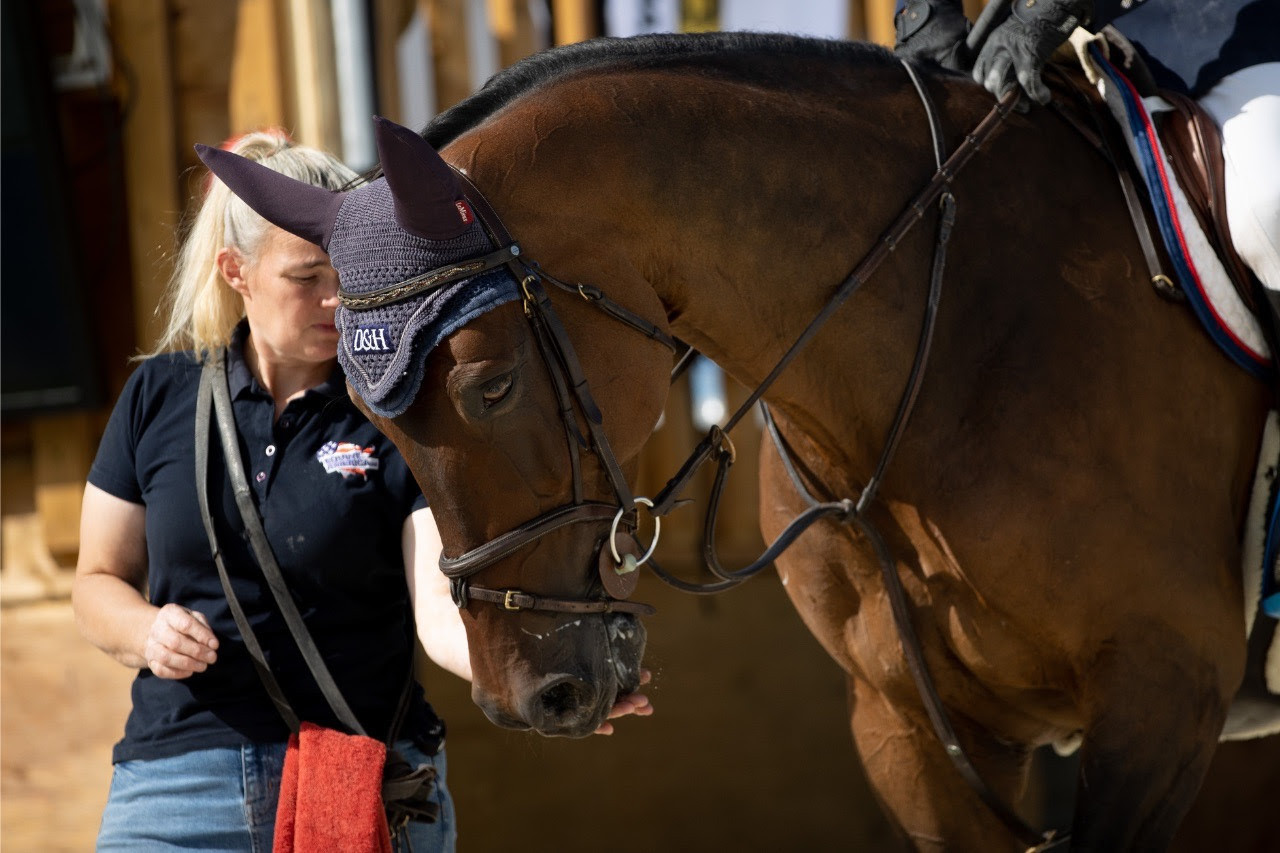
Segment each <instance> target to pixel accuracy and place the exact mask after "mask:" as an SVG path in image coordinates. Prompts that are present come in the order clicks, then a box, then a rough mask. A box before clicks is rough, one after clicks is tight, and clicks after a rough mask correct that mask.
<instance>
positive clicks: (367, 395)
mask: <svg viewBox="0 0 1280 853" xmlns="http://www.w3.org/2000/svg"><path fill="white" fill-rule="evenodd" d="M375 127H376V130H377V134H378V148H379V153H380V154H381V156H382V161H383V169H384V172H385V174H384V175H383V177H380V178H378V179H377V180H376V181H373V182H372V183H369V184H366V185H365V186H362V187H358V188H356V189H353V190H349V191H347V192H346V193H331V192H329V191H328V190H322V191H321V192H323V193H324V195H323V196H322V195H318V194H316V193H315V192H312V191H313V190H315V189H317V188H314V187H310V185H308V184H306V183H304V182H302V181H296V180H294V179H293V178H288V177H285V176H283V175H280V174H278V173H276V172H273V171H271V170H270V169H268V168H266V167H265V166H262V165H260V164H258V163H254V162H252V161H250V160H247V159H245V158H243V157H239V156H238V155H235V154H230V153H228V152H225V151H218V150H217V149H209V148H205V147H204V146H199V147H198V148H197V151H198V153H199V154H200V158H201V159H202V160H204V162H205V164H206V165H207V166H208V167H209V168H210V170H211V171H213V173H214V174H216V175H217V176H218V177H219V178H220V179H222V180H223V182H224V183H226V184H227V186H228V187H229V188H230V189H231V190H232V192H234V193H235V194H236V195H237V196H239V197H240V198H241V199H242V200H243V201H244V202H245V203H246V204H248V205H249V207H251V208H252V209H253V210H255V211H256V212H257V213H258V214H259V215H261V216H262V217H263V218H265V219H266V220H267V221H269V222H271V223H273V224H275V225H277V226H279V227H281V228H283V229H285V230H286V231H289V232H291V233H294V234H297V235H298V236H299V237H302V238H303V239H306V240H311V241H313V242H319V243H320V244H321V245H322V246H324V245H325V244H324V242H323V237H324V236H325V232H326V231H327V232H328V233H327V236H328V244H327V246H325V248H326V249H327V251H328V252H329V258H330V260H331V261H332V262H333V265H334V267H335V268H336V269H337V270H338V278H339V280H340V281H341V284H342V289H343V291H344V292H346V293H347V294H350V295H352V296H359V295H361V294H365V293H371V292H373V291H376V290H380V289H382V288H384V287H388V286H390V285H394V284H398V283H400V282H402V281H405V280H406V279H410V278H414V277H415V276H419V275H422V274H423V273H427V272H430V271H432V270H434V269H437V268H439V267H442V266H445V265H447V264H451V263H455V262H457V261H462V260H467V259H470V258H475V257H479V256H482V255H485V254H488V253H489V252H492V251H493V250H494V249H496V248H498V247H496V246H494V245H493V244H492V241H490V239H489V237H488V235H487V234H486V233H485V230H484V228H483V226H482V225H480V223H479V222H477V221H474V219H473V218H470V217H468V216H464V215H463V213H461V212H460V210H459V207H458V206H457V205H456V202H457V200H458V199H459V198H460V197H461V193H460V191H459V189H458V184H457V179H456V177H455V176H454V175H453V172H452V170H451V169H450V168H449V167H448V165H447V164H445V162H444V161H443V160H442V159H441V158H440V155H439V154H437V153H436V152H435V151H434V150H433V149H432V148H431V146H430V145H428V144H427V143H426V141H425V140H423V139H422V138H421V137H419V136H418V135H417V134H416V133H414V132H413V131H411V130H408V129H407V128H403V127H400V126H399V125H396V124H393V123H392V122H389V121H386V120H385V119H378V120H377V121H376V125H375ZM263 173H265V174H263ZM289 182H292V184H296V185H298V187H291V186H290V183H289ZM299 187H300V188H306V189H299ZM339 205H340V206H339ZM335 207H336V214H335V212H334V208H335ZM330 217H331V221H332V224H331V225H328V226H327V227H326V224H325V222H326V219H327V218H330ZM407 229H411V230H407ZM318 237H319V238H321V239H317V238H318ZM518 298H519V286H518V284H517V282H516V281H515V279H514V278H513V277H512V276H511V274H510V273H509V272H508V271H507V270H506V269H505V268H501V267H500V268H497V269H493V270H489V271H487V272H484V273H481V274H480V275H477V276H475V277H473V278H469V279H463V280H461V281H457V282H453V283H451V284H448V285H445V286H444V287H441V288H439V289H437V290H434V291H430V292H428V293H424V294H421V295H419V296H416V297H414V298H412V299H408V300H406V301H404V302H397V303H395V304H393V305H387V306H384V307H380V308H372V309H368V310H360V311H356V310H352V309H349V308H346V307H343V306H341V305H340V306H339V307H338V309H337V320H336V322H337V326H338V331H339V333H340V335H341V338H340V340H339V343H338V361H339V363H340V364H341V365H342V369H343V370H344V371H345V372H346V376H347V381H348V382H350V383H351V386H352V388H354V389H355V391H356V393H357V394H359V395H360V397H361V399H363V400H364V402H365V403H366V404H367V405H368V406H369V408H370V409H371V410H372V411H374V412H376V413H377V414H379V415H382V416H384V417H389V418H391V417H396V416H397V415H400V414H402V413H403V412H404V411H405V410H406V409H407V408H409V405H410V404H411V403H412V402H413V400H414V398H415V397H416V396H417V394H418V389H419V387H420V386H421V384H422V376H423V373H424V371H425V370H426V362H427V356H428V355H429V354H430V352H431V350H432V349H433V348H435V346H436V344H438V343H440V341H442V340H444V339H445V338H446V337H448V336H449V335H451V334H453V333H454V332H455V331H457V330H458V329H460V328H462V327H463V326H464V325H466V324H467V323H469V322H470V321H471V320H473V319H475V318H476V317H478V316H480V315H481V314H484V313H486V312H488V311H491V310H493V309H494V308H497V307H498V306H499V305H503V304H505V303H507V302H512V301H514V300H516V299H518Z"/></svg>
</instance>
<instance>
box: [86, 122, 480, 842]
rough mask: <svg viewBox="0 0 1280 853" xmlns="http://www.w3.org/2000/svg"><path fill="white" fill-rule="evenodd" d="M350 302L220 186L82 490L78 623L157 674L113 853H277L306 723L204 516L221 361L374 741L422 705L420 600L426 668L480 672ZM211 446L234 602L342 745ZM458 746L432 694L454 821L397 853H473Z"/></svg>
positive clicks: (410, 744)
mask: <svg viewBox="0 0 1280 853" xmlns="http://www.w3.org/2000/svg"><path fill="white" fill-rule="evenodd" d="M227 147H229V148H230V150H232V151H235V152H236V153H239V154H242V155H244V156H246V157H249V158H252V159H254V160H257V161H259V162H261V163H262V164H263V165H265V166H268V167H269V168H271V169H274V170H276V171H279V172H282V173H285V174H288V175H290V176H291V177H294V178H297V179H300V180H304V181H307V182H309V183H312V184H316V185H319V186H325V187H328V188H332V189H336V188H339V187H341V186H343V185H345V184H347V183H348V182H349V181H350V180H352V179H353V178H355V175H354V174H353V173H352V172H351V171H350V170H348V169H347V168H346V167H344V166H343V165H342V164H341V163H339V162H338V161H337V160H335V159H334V158H332V157H330V156H329V155H326V154H324V153H322V152H319V151H315V150H313V149H309V148H305V147H302V146H299V145H295V144H293V143H292V142H290V141H289V140H288V139H287V138H286V137H285V136H283V135H282V134H279V133H254V134H250V135H247V136H244V137H241V138H240V139H238V140H235V141H234V142H233V143H229V144H228V146H227ZM337 291H338V277H337V274H336V273H335V272H334V269H333V267H332V266H330V264H329V258H328V256H327V255H326V254H325V253H324V252H323V251H322V250H321V249H320V248H319V247H318V246H315V245H313V244H311V243H308V242H306V241H304V240H301V239H299V238H297V237H295V236H293V235H291V234H288V233H286V232H285V231H282V230H280V229H279V228H276V227H275V226H273V225H270V224H268V223H267V222H266V221H265V220H263V219H262V218H261V217H259V216H258V215H257V214H255V213H253V212H252V211H251V210H249V208H248V207H247V206H245V205H244V203H243V202H241V201H239V199H237V198H235V197H234V196H233V195H232V194H231V193H230V192H229V191H228V190H227V188H226V187H225V186H224V185H223V184H222V183H221V182H219V181H217V180H214V179H210V184H209V185H208V187H207V189H206V192H205V197H204V199H203V201H202V203H201V206H200V209H199V212H198V215H197V216H196V218H195V220H194V224H193V226H192V228H191V230H190V233H189V234H188V236H187V238H186V240H185V242H184V245H183V247H182V250H181V255H180V258H179V262H178V264H177V270H176V272H175V274H174V277H173V280H172V282H171V286H170V292H169V299H168V312H169V319H168V326H167V331H166V332H165V334H164V337H163V339H162V342H161V344H160V345H159V347H158V348H157V351H156V352H155V353H153V354H152V355H151V356H150V357H148V358H147V359H145V360H144V361H143V362H142V363H141V364H140V365H139V367H138V369H137V370H136V372H135V373H134V374H133V376H132V377H131V379H130V380H129V382H128V384H127V385H126V387H125V389H124V392H123V394H122V395H121V397H120V400H119V402H118V403H117V404H116V407H115V410H114V412H113V414H112V416H111V420H110V422H109V424H108V426H107V429H106V433H105V435H104V436H103V439H102V444H101V446H100V448H99V450H98V455H97V458H96V460H95V462H94V464H93V468H92V470H91V471H90V474H89V483H88V486H87V488H86V491H85V498H84V509H83V515H82V518H81V551H80V561H79V565H78V566H77V568H76V580H75V586H74V590H73V599H72V600H73V604H74V608H75V613H76V619H77V622H78V624H79V627H80V630H81V632H82V633H83V634H84V636H85V637H86V638H87V639H88V640H89V641H90V642H92V643H93V644H94V645H96V646H98V647H99V648H101V649H102V650H103V651H105V652H106V653H107V654H109V655H111V656H112V657H113V658H115V659H116V660H118V661H119V662H120V663H122V664H124V665H125V666H128V667H133V668H137V669H138V676H137V678H136V679H135V681H134V683H133V708H132V711H131V713H130V715H129V718H128V722H127V723H126V725H125V732H124V737H123V739H121V740H120V742H119V743H117V744H116V746H115V751H114V756H113V762H114V765H115V767H114V773H113V777H112V783H111V792H110V795H109V798H108V802H107V806H106V809H105V811H104V814H103V819H102V826H101V830H100V833H99V837H98V849H99V850H104V851H105V850H122V851H123V850H127V851H146V850H170V849H179V848H180V849H188V850H227V851H231V850H235V851H240V850H244V851H250V850H252V851H262V850H270V849H271V846H272V838H273V832H274V826H275V817H276V801H277V798H278V795H279V790H280V779H281V768H282V763H283V760H284V756H285V752H286V741H287V739H288V737H289V728H288V727H287V726H286V724H285V722H284V720H283V718H282V716H281V714H280V712H279V711H278V710H277V709H276V707H275V706H274V705H273V704H272V702H271V700H270V699H269V698H268V694H267V692H266V689H265V688H264V686H263V684H262V682H261V681H260V679H259V676H258V674H257V673H256V672H255V670H254V666H253V663H252V661H251V659H250V657H249V655H248V653H247V652H246V648H245V645H244V643H243V641H242V640H241V635H240V632H239V631H238V630H237V627H236V624H235V622H234V620H233V617H232V614H231V612H230V610H229V606H228V602H227V599H226V596H225V595H224V593H223V589H222V586H221V584H220V580H219V576H218V572H217V569H216V567H215V564H214V560H213V558H212V556H211V548H210V542H209V539H208V537H207V535H206V532H205V528H204V526H203V523H202V520H201V513H200V509H199V504H198V501H197V494H196V487H195V477H194V473H193V472H194V466H195V461H194V442H193V435H194V420H195V406H196V390H197V386H198V385H199V380H200V375H201V369H202V363H203V362H204V361H206V360H208V359H212V358H222V357H224V356H223V353H224V352H225V359H226V372H227V379H228V386H229V390H230V394H231V399H232V411H233V413H234V419H235V423H236V427H237V431H238V433H239V442H240V454H241V458H242V460H243V463H244V468H245V471H246V473H247V475H248V480H249V485H250V486H251V489H252V491H253V496H254V498H255V501H256V504H257V508H258V510H259V512H260V514H261V516H262V519H263V525H264V527H265V530H266V533H267V538H268V540H269V542H270V545H271V549H272V550H273V551H274V553H275V557H276V560H277V561H278V563H279V566H280V570H281V573H282V574H283V576H284V578H285V580H286V582H287V586H288V588H289V591H290V592H291V594H292V596H293V599H294V601H295V602H296V604H297V606H298V609H299V610H300V611H301V613H302V614H303V616H304V619H305V622H306V625H307V627H308V629H309V631H310V633H311V634H312V636H313V637H314V639H315V643H316V645H317V647H318V648H319V650H320V652H321V654H322V657H323V659H324V661H325V663H326V664H327V665H328V667H329V669H330V671H331V672H332V674H333V677H334V680H335V681H336V683H337V684H338V685H339V687H340V689H341V691H342V693H343V695H344V696H345V697H346V699H347V701H348V702H349V703H350V705H351V708H352V711H353V712H354V714H355V716H356V718H357V719H358V720H359V721H361V722H362V723H363V725H364V727H365V728H366V729H367V731H368V734H369V735H370V736H372V737H374V738H378V739H385V738H386V737H387V735H388V733H389V731H390V729H391V727H392V724H393V717H395V716H396V713H397V709H398V708H400V707H402V706H401V695H402V691H403V690H404V687H405V684H406V679H407V675H408V673H409V671H410V665H411V658H412V653H413V641H414V636H413V631H414V615H415V612H414V611H415V605H416V616H417V624H418V626H419V636H420V637H421V639H422V640H423V643H424V645H425V646H426V648H427V649H428V652H429V653H430V654H431V655H432V657H433V658H435V659H436V660H437V661H438V662H439V663H441V664H442V665H443V666H445V667H446V668H448V669H450V670H452V671H453V672H456V673H457V674H459V675H461V676H462V677H464V678H469V677H470V662H469V660H468V658H467V653H466V643H465V638H464V636H463V633H462V625H461V620H460V618H459V616H458V615H457V610H456V608H455V607H454V606H453V604H452V603H451V602H450V600H449V595H448V589H447V585H446V583H445V581H444V579H443V576H442V575H441V574H440V573H439V571H438V570H437V569H436V564H437V560H438V556H439V548H440V545H439V541H438V537H437V535H436V533H435V525H434V523H433V522H432V520H431V515H430V512H429V511H428V510H427V509H425V502H424V500H423V498H422V495H421V492H420V491H419V489H418V487H417V485H416V484H415V483H414V481H413V478H412V476H411V475H410V473H409V471H408V469H407V467H406V466H405V463H404V461H403V459H402V458H401V457H400V455H399V454H398V453H397V452H396V450H395V449H394V448H393V447H392V445H391V443H390V442H389V441H388V440H387V439H386V438H384V437H383V436H382V435H381V434H379V433H378V432H377V431H376V430H374V429H373V427H372V426H371V425H370V424H369V423H368V421H366V420H365V418H364V417H363V416H362V415H361V414H360V413H359V412H358V411H357V410H356V408H355V407H354V406H353V405H351V403H350V402H349V401H348V399H347V392H346V387H345V381H344V379H343V376H342V373H341V370H340V369H339V368H338V366H337V360H336V353H337V343H338V333H337V330H336V329H335V327H334V309H335V307H336V305H337ZM214 434H215V435H216V431H215V433H214ZM214 444H215V449H214V450H213V451H212V452H210V454H209V504H210V512H211V516H212V518H213V520H214V527H215V530H216V533H217V539H218V541H219V543H220V546H221V549H222V552H223V554H222V556H223V560H224V563H225V566H226V569H227V574H228V576H229V578H230V583H231V584H232V587H233V589H234V590H235V592H236V597H237V598H238V599H239V601H240V603H241V605H242V607H243V608H244V610H245V612H246V614H247V615H248V618H249V621H250V623H251V624H252V626H253V629H254V632H255V633H256V635H257V637H258V639H259V641H260V643H261V645H262V647H263V648H264V650H265V656H266V658H267V661H268V664H269V666H270V669H271V671H272V672H273V673H274V675H275V677H276V678H277V680H278V681H279V684H280V687H281V689H282V691H283V693H284V695H285V696H286V697H287V700H288V702H289V704H291V705H292V706H293V708H294V709H295V711H296V712H297V715H298V717H300V718H301V719H302V720H307V721H311V722H315V723H320V724H324V725H328V726H332V727H338V726H339V723H338V721H337V720H335V719H334V715H333V712H332V711H331V710H330V708H329V705H328V703H327V702H326V701H325V699H324V697H323V695H322V694H321V692H320V690H319V688H318V687H317V685H316V683H315V681H314V679H313V678H312V676H311V674H310V672H309V671H308V669H307V666H306V664H305V663H304V661H303V659H302V657H301V656H300V653H299V652H298V649H297V647H296V645H295V644H294V641H293V640H292V638H291V636H290V634H289V631H288V628H287V626H286V625H285V623H284V621H283V618H282V617H281V615H280V613H279V611H278V609H277V607H276V605H275V603H274V601H273V600H272V597H271V595H270V593H269V592H268V589H267V584H266V581H265V579H264V576H263V572H262V570H261V568H260V567H259V566H258V564H257V563H256V562H255V560H254V557H253V555H252V553H251V551H250V548H249V544H248V542H247V541H246V537H245V532H244V524H243V522H242V521H241V517H240V515H239V514H238V512H237V509H236V504H235V500H234V497H233V493H232V487H231V484H230V480H229V478H228V474H227V468H226V466H225V464H224V462H223V459H222V456H221V453H220V452H219V450H218V449H216V440H215V442H214ZM443 732H444V728H443V725H442V724H441V722H440V720H439V719H438V718H437V717H436V715H435V713H434V712H433V711H432V709H431V707H430V706H429V705H428V704H427V703H426V701H425V700H424V698H423V694H422V689H421V687H420V686H419V685H418V684H417V683H416V682H414V683H413V684H412V688H411V692H410V694H409V699H408V704H407V712H406V713H405V714H404V715H403V722H402V723H401V724H400V727H399V730H398V733H397V734H396V748H397V751H398V752H399V753H400V754H401V755H403V756H404V757H405V758H406V759H407V760H408V761H409V763H410V764H411V765H415V766H416V765H420V764H428V765H431V766H432V767H434V768H435V771H436V782H435V787H434V791H433V793H432V799H433V801H434V802H435V804H436V805H437V806H438V807H439V810H440V813H439V817H438V819H437V820H436V821H435V822H434V823H425V822H412V823H410V824H409V825H408V828H407V830H405V833H407V839H406V838H405V833H401V834H398V835H397V837H396V838H395V839H394V840H395V846H396V848H397V849H399V848H400V847H401V845H402V844H404V842H405V841H406V840H407V841H408V842H410V844H408V845H406V846H405V847H404V849H413V850H415V851H420V853H421V851H429V850H430V851H436V850H446V851H448V850H453V849H454V844H455V837H456V831H455V824H454V814H453V807H452V803H451V801H450V797H449V792H448V788H447V786H446V785H445V755H444V749H443Z"/></svg>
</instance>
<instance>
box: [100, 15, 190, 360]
mask: <svg viewBox="0 0 1280 853" xmlns="http://www.w3.org/2000/svg"><path fill="white" fill-rule="evenodd" d="M169 11H170V10H169V5H168V4H167V3H166V2H165V0H111V2H110V4H109V6H108V14H109V15H110V20H111V28H112V35H113V36H114V38H115V44H116V49H117V50H118V51H119V53H120V55H121V56H122V57H125V58H127V60H128V61H129V63H130V64H131V65H132V67H133V71H134V75H133V79H132V86H133V89H134V90H133V91H132V92H130V93H129V95H130V96H131V97H132V103H133V109H132V111H131V112H130V113H129V115H128V117H127V118H126V120H125V125H124V167H125V192H126V196H127V198H128V206H129V243H130V250H131V252H132V256H133V294H134V300H133V304H134V323H135V329H136V340H137V344H138V346H139V347H141V348H143V349H150V347H151V346H152V345H153V344H154V342H155V341H156V340H157V338H158V337H159V332H160V321H159V319H158V318H157V317H156V315H155V310H156V306H157V305H159V303H160V296H161V294H162V293H163V291H164V286H165V282H166V281H167V280H168V278H169V273H170V271H171V270H172V254H173V234H174V226H175V225H177V222H178V219H179V215H180V211H181V202H180V200H179V191H178V171H179V165H178V163H179V160H178V156H177V139H176V131H175V128H176V126H177V123H176V121H175V111H174V85H173V60H172V34H171V32H170V30H169Z"/></svg>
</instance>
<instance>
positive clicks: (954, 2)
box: [893, 0, 971, 72]
mask: <svg viewBox="0 0 1280 853" xmlns="http://www.w3.org/2000/svg"><path fill="white" fill-rule="evenodd" d="M893 23H894V29H895V30H897V34H898V40H897V42H896V43H895V44H894V46H893V52H894V53H896V54H898V56H901V57H902V58H903V59H910V60H915V61H918V62H936V63H938V64H939V65H941V66H942V67H943V68H949V69H951V70H952V71H961V72H964V71H968V70H969V65H970V63H971V58H970V56H969V51H968V49H967V48H966V47H965V44H964V37H965V36H966V35H968V33H969V20H968V19H967V18H965V16H964V10H963V9H962V8H961V7H960V0H907V5H905V6H903V7H902V11H900V12H899V13H898V15H897V17H896V18H894V22H893Z"/></svg>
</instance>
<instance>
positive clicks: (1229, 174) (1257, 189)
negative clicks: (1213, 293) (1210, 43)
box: [1200, 36, 1280, 290]
mask: <svg viewBox="0 0 1280 853" xmlns="http://www.w3.org/2000/svg"><path fill="white" fill-rule="evenodd" d="M1277 37H1280V36H1277ZM1200 105H1201V106H1203V107H1204V108H1205V110H1206V111H1208V113H1209V115H1210V116H1212V117H1213V120H1214V122H1216V123H1217V125H1218V127H1219V128H1220V129H1221V130H1222V154H1223V159H1224V160H1225V161H1226V179H1227V225H1228V226H1229V227H1230V228H1231V240H1232V242H1233V243H1235V247H1236V251H1237V252H1238V253H1239V254H1240V257H1241V258H1242V259H1243V260H1244V262H1245V263H1246V264H1248V265H1249V267H1250V268H1251V269H1252V270H1253V271H1254V273H1255V274H1256V275H1257V276H1258V278H1259V279H1261V280H1262V283H1263V284H1264V285H1266V287H1267V288H1268V289H1270V290H1280V62H1268V63H1265V64H1263V65H1254V66H1252V67H1250V68H1243V69H1241V70H1240V71H1237V72H1236V73H1234V74H1231V75H1229V76H1227V77H1224V78H1223V79H1222V80H1221V81H1220V82H1219V83H1218V85H1216V86H1214V87H1213V88H1212V89H1210V90H1209V92H1208V93H1207V94H1205V96H1204V97H1203V98H1201V99H1200Z"/></svg>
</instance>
